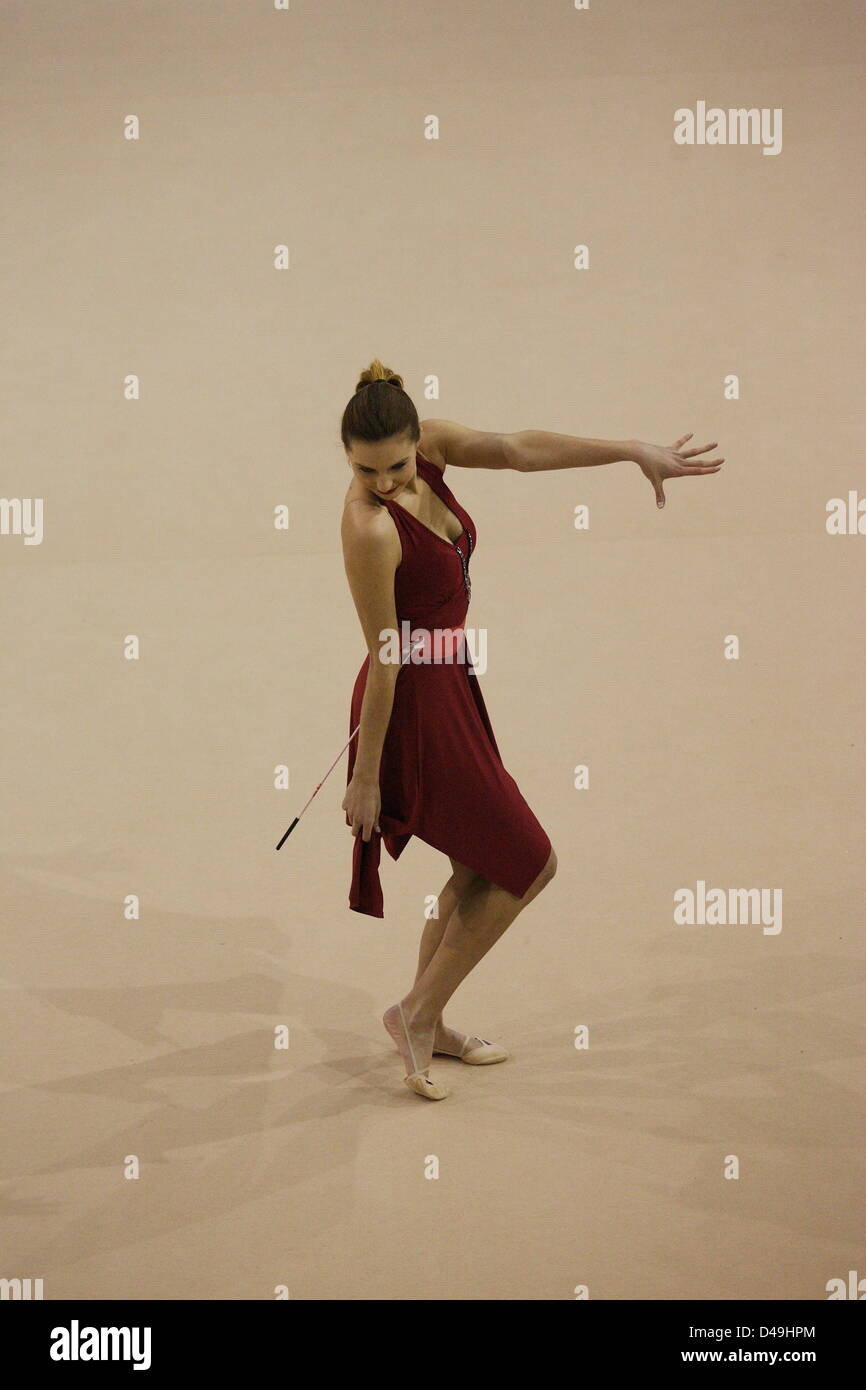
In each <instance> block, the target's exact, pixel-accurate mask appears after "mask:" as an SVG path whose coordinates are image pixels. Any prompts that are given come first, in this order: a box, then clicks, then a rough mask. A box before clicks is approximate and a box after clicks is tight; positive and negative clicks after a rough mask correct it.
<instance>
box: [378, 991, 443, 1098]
mask: <svg viewBox="0 0 866 1390" xmlns="http://www.w3.org/2000/svg"><path fill="white" fill-rule="evenodd" d="M382 1022H383V1023H384V1025H385V1029H386V1032H387V1033H388V1034H389V1036H390V1037H391V1038H393V1040H394V1042H395V1043H396V1044H397V1047H398V1049H399V1051H400V1054H401V1056H402V1057H403V1060H404V1062H405V1060H406V1053H405V1051H404V1050H403V1049H404V1046H405V1048H406V1049H407V1050H408V1052H409V1063H410V1066H411V1067H412V1070H411V1072H409V1074H408V1075H407V1076H404V1077H403V1080H404V1082H405V1083H406V1085H407V1086H408V1087H409V1090H410V1091H414V1092H415V1094H416V1095H418V1096H424V1097H425V1099H426V1100H444V1099H445V1097H446V1096H450V1094H451V1092H450V1090H449V1089H448V1087H447V1086H437V1084H436V1082H435V1081H431V1080H430V1077H429V1076H428V1075H427V1072H428V1071H429V1067H427V1068H425V1069H424V1071H419V1070H418V1064H417V1062H416V1061H415V1053H414V1052H413V1050H412V1039H411V1038H410V1037H409V1029H408V1028H407V1027H406V1018H405V1015H404V1013H403V1005H402V1004H392V1005H391V1007H390V1009H386V1010H385V1013H384V1014H383V1016H382ZM401 1035H402V1036H401Z"/></svg>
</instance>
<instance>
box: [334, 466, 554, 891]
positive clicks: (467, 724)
mask: <svg viewBox="0 0 866 1390" xmlns="http://www.w3.org/2000/svg"><path fill="white" fill-rule="evenodd" d="M415 463H416V468H417V472H418V476H419V477H420V478H421V479H422V480H423V482H425V483H426V484H427V485H428V486H429V487H430V488H432V490H433V491H434V492H435V493H436V494H437V495H438V496H439V497H440V498H441V499H442V501H443V502H444V503H445V505H446V507H448V509H449V510H450V511H451V512H452V513H453V515H454V516H455V517H456V518H457V520H458V521H459V522H460V523H461V525H462V526H463V531H462V532H461V534H460V536H458V538H457V540H456V541H455V542H452V541H448V540H445V539H444V538H443V537H442V536H439V535H437V534H436V532H435V531H431V529H430V527H429V526H426V525H425V524H424V523H423V522H422V521H419V520H418V518H417V517H415V516H413V515H412V513H411V512H408V511H407V510H406V508H405V507H403V506H401V505H400V503H399V502H397V501H396V500H394V501H388V500H387V499H386V498H382V499H381V500H382V501H383V503H384V505H385V506H386V507H387V508H388V510H389V512H390V513H391V516H392V517H393V519H394V523H395V525H396V527H397V530H398V532H399V535H400V542H401V545H402V550H403V558H402V560H401V562H400V564H399V565H398V566H397V570H396V572H395V575H394V598H395V605H396V609H397V620H398V623H401V622H402V621H403V620H404V619H405V620H408V622H409V623H410V624H411V628H410V629H409V634H410V637H411V638H412V640H417V639H416V638H415V636H414V629H417V628H419V629H424V630H426V632H428V633H429V632H431V631H433V630H436V629H440V630H442V629H445V630H450V631H454V630H456V629H460V630H462V629H463V628H464V626H465V621H466V612H467V608H468V606H469V593H470V583H469V572H468V562H469V557H470V555H471V554H472V551H473V549H474V548H475V542H476V531H475V524H474V522H473V520H472V518H471V517H470V516H469V514H468V512H466V511H465V510H464V509H463V507H461V506H460V504H459V502H458V501H457V500H456V498H455V497H454V495H453V494H452V492H451V490H450V488H449V487H448V485H447V484H446V482H445V480H444V478H443V476H442V470H441V469H439V468H437V467H436V466H435V464H432V463H430V462H429V461H428V460H427V459H425V458H423V457H422V455H421V454H417V453H416V456H415ZM424 640H425V643H426V645H425V646H424V647H422V648H421V653H422V654H424V653H427V654H431V653H432V652H433V650H434V649H433V647H432V646H431V643H433V641H434V640H435V634H434V637H426V638H425V639H424ZM440 640H441V641H442V645H441V646H440V647H438V648H437V650H438V651H439V652H440V653H446V652H452V655H453V657H454V659H452V660H451V661H450V662H449V661H447V660H439V661H435V660H431V661H429V662H426V663H425V662H418V661H413V660H411V659H409V660H408V661H406V662H405V664H403V665H402V667H401V669H400V671H399V673H398V675H397V679H396V682H395V686H394V703H393V707H392V711H391V719H390V722H389V724H388V731H387V733H386V735H385V742H384V744H383V746H382V757H381V762H380V765H379V790H380V794H381V803H382V806H381V812H380V815H379V825H380V826H381V833H380V832H378V831H376V830H374V831H372V833H371V837H370V839H369V840H364V839H363V838H362V834H361V832H360V831H359V832H358V834H357V835H356V836H355V841H354V849H353V851H352V884H351V888H350V891H349V906H350V908H352V909H353V910H354V911H355V912H364V913H367V914H368V916H370V917H382V916H384V911H383V898H382V885H381V883H380V881H379V862H380V842H381V840H382V839H384V841H385V848H386V849H387V851H388V853H389V854H390V855H391V858H392V859H399V857H400V855H401V854H402V853H403V850H404V849H405V848H406V845H407V844H408V842H409V840H410V839H411V838H412V836H413V835H417V837H418V839H419V840H424V841H425V842H426V843H427V844H428V845H432V847H433V848H434V849H438V850H441V851H442V853H443V854H447V855H451V856H452V857H453V858H454V859H456V860H457V861H458V862H459V863H461V864H465V865H466V866H467V868H470V869H474V870H475V872H476V873H478V874H481V875H482V876H483V877H484V878H486V879H489V880H490V881H491V882H492V883H495V884H498V885H499V886H500V887H502V888H505V889H507V890H508V892H509V893H513V894H514V895H515V896H516V897H519V898H522V897H523V894H524V893H525V892H526V891H527V889H528V888H529V887H530V886H531V884H532V883H533V882H534V881H535V879H536V878H537V877H538V875H539V873H540V872H541V870H542V869H543V868H544V865H545V864H546V863H547V860H548V858H549V856H550V851H551V843H550V840H549V838H548V836H547V833H546V831H545V830H544V829H543V828H542V826H541V824H540V823H539V821H538V820H537V819H536V817H535V815H534V814H533V812H532V811H531V810H530V808H529V806H528V804H527V803H526V801H525V800H524V799H523V796H522V795H521V792H520V789H519V787H518V786H517V783H516V782H515V780H514V778H513V777H512V776H511V775H510V774H509V773H508V772H506V770H505V767H504V766H503V763H502V759H501V757H500V756H499V749H498V748H497V746H496V739H495V738H494V736H493V729H492V728H491V725H490V719H489V717H488V714H487V710H486V708H485V705H484V700H483V698H482V695H481V690H480V688H479V685H478V677H477V676H476V675H475V674H474V672H472V662H471V658H470V653H469V646H468V643H467V642H465V641H463V642H462V643H461V642H460V633H459V632H458V633H457V635H456V637H455V639H454V643H449V641H448V639H447V632H446V634H445V635H444V637H443V638H442V639H440ZM455 645H456V651H457V653H458V654H457V655H454V652H455ZM400 646H401V648H402V651H403V652H406V651H407V650H408V641H407V640H405V636H404V630H402V629H401V634H400ZM398 659H399V652H398ZM369 667H370V656H369V654H368V655H367V656H366V658H365V659H364V663H363V665H362V666H361V669H360V671H359V672H358V676H357V679H356V680H355V687H354V690H353V691H352V706H351V713H350V719H349V734H350V735H351V733H352V731H353V730H354V729H356V728H357V726H358V722H359V720H360V718H361V702H362V700H363V697H364V689H365V686H366V681H367V672H368V670H369ZM357 743H358V738H357V736H356V737H355V738H353V739H352V741H351V743H350V744H349V765H348V771H347V777H346V785H347V786H348V783H349V782H350V781H351V778H352V772H353V769H354V765H355V754H356V750H357Z"/></svg>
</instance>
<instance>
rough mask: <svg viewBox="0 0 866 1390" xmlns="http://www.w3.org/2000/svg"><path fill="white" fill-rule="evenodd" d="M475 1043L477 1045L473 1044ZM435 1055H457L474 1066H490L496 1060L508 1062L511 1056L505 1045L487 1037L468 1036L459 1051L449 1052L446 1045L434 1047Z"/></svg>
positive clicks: (462, 1060)
mask: <svg viewBox="0 0 866 1390" xmlns="http://www.w3.org/2000/svg"><path fill="white" fill-rule="evenodd" d="M473 1043H474V1044H475V1046H473ZM433 1054H434V1056H436V1055H439V1056H442V1057H457V1058H459V1060H460V1061H461V1062H468V1063H469V1065H470V1066H472V1067H489V1066H492V1065H493V1063H494V1062H507V1061H508V1059H509V1057H510V1056H511V1053H510V1052H507V1051H506V1050H505V1048H504V1047H500V1046H499V1044H498V1043H492V1042H488V1040H487V1038H478V1037H470V1036H468V1035H467V1036H466V1037H464V1039H463V1042H462V1044H461V1047H460V1050H459V1052H449V1050H448V1048H446V1047H434V1048H433Z"/></svg>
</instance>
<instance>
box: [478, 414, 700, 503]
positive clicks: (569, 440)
mask: <svg viewBox="0 0 866 1390" xmlns="http://www.w3.org/2000/svg"><path fill="white" fill-rule="evenodd" d="M691 438H693V436H692V435H691V434H684V435H683V436H682V438H680V439H677V440H675V441H674V443H673V444H670V445H667V446H666V445H663V444H646V443H644V442H643V441H642V440H640V439H625V440H611V439H578V438H576V437H575V436H574V435H571V434H553V433H551V432H550V431H548V430H518V431H517V432H516V433H514V434H506V435H503V436H502V446H503V454H504V457H505V458H506V459H507V460H508V463H507V465H506V466H507V467H509V468H514V469H516V470H517V472H519V473H545V472H547V471H549V470H550V469H553V468H593V467H595V466H596V465H598V464H602V463H619V462H634V463H636V464H637V465H638V467H639V468H640V470H641V472H642V473H643V475H644V477H645V478H647V479H648V480H649V482H650V483H651V484H652V487H653V491H654V492H655V497H656V506H657V507H663V506H664V505H665V494H664V484H665V482H666V481H667V479H668V478H696V477H703V476H704V475H705V474H708V473H718V471H719V469H720V468H721V466H722V464H723V463H724V461H725V460H724V458H717V459H704V460H702V461H700V462H696V461H695V460H696V459H697V458H698V455H700V454H705V453H707V451H708V450H710V449H716V448H718V443H717V442H716V441H715V440H714V441H713V442H712V443H711V444H703V445H701V447H700V448H695V449H686V448H684V445H686V444H687V443H688V441H689V440H690V439H691Z"/></svg>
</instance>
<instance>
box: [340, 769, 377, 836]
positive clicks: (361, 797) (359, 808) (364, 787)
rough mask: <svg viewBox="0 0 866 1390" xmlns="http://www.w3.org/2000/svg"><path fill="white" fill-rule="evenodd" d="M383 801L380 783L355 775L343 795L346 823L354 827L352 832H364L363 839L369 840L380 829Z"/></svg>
mask: <svg viewBox="0 0 866 1390" xmlns="http://www.w3.org/2000/svg"><path fill="white" fill-rule="evenodd" d="M381 806H382V801H381V797H380V793H379V783H378V781H377V780H376V781H374V780H373V779H371V778H365V777H360V778H359V777H357V776H356V777H353V778H352V780H351V782H350V783H349V785H348V787H347V788H346V795H345V796H344V797H343V810H344V811H345V812H346V824H347V825H350V826H351V827H352V834H353V835H357V834H358V831H359V830H360V831H361V832H362V834H361V839H362V840H369V839H370V837H371V835H372V832H373V831H374V830H379V829H380V827H379V811H380V810H381Z"/></svg>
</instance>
